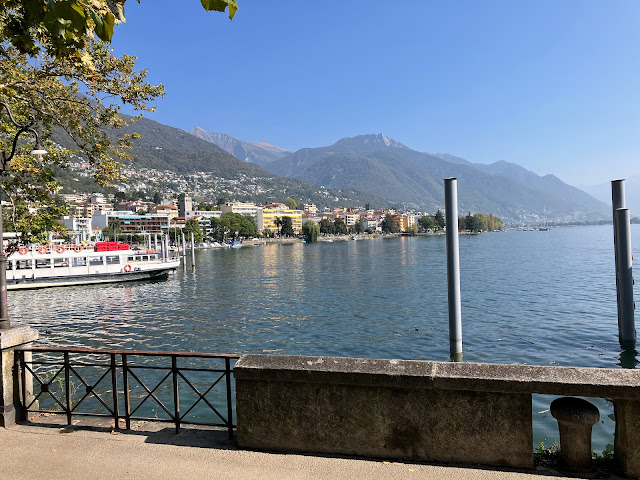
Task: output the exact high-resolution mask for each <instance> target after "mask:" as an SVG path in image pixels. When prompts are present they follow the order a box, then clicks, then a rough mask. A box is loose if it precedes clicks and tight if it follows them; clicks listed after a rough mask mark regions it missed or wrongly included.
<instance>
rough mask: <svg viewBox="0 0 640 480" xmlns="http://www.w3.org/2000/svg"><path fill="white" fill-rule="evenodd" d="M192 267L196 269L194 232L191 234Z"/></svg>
mask: <svg viewBox="0 0 640 480" xmlns="http://www.w3.org/2000/svg"><path fill="white" fill-rule="evenodd" d="M191 266H192V267H193V268H196V243H195V242H194V240H193V232H191Z"/></svg>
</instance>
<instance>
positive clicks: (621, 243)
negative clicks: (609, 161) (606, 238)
mask: <svg viewBox="0 0 640 480" xmlns="http://www.w3.org/2000/svg"><path fill="white" fill-rule="evenodd" d="M611 205H612V208H613V245H614V253H615V262H616V295H617V301H618V339H619V341H620V344H621V345H622V347H623V348H627V347H633V346H635V343H636V329H635V318H634V309H635V304H634V302H633V273H632V260H633V258H632V254H631V225H630V223H631V222H630V215H629V210H628V209H627V208H626V200H625V186H624V180H612V181H611Z"/></svg>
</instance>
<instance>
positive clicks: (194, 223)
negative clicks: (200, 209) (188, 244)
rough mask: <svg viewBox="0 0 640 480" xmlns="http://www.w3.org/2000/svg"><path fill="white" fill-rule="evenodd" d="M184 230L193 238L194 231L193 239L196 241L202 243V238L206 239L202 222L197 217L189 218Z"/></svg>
mask: <svg viewBox="0 0 640 480" xmlns="http://www.w3.org/2000/svg"><path fill="white" fill-rule="evenodd" d="M182 231H183V233H184V235H185V237H187V238H191V233H193V241H194V242H195V243H202V240H204V235H203V234H202V228H200V222H198V220H196V219H195V218H190V219H189V220H187V222H186V223H185V225H184V228H183V229H182Z"/></svg>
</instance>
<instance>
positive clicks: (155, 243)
mask: <svg viewBox="0 0 640 480" xmlns="http://www.w3.org/2000/svg"><path fill="white" fill-rule="evenodd" d="M153 249H154V250H155V251H156V252H157V251H158V234H157V233H154V234H153Z"/></svg>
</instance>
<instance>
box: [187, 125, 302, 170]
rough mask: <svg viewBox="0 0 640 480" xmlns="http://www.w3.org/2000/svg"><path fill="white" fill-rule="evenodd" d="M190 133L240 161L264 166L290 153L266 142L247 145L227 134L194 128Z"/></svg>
mask: <svg viewBox="0 0 640 480" xmlns="http://www.w3.org/2000/svg"><path fill="white" fill-rule="evenodd" d="M189 133H190V134H191V135H194V136H196V137H198V138H201V139H202V140H206V141H207V142H211V143H214V144H216V145H217V146H219V147H220V148H221V149H223V150H224V151H226V152H228V153H230V154H231V155H233V156H234V157H236V158H238V159H240V160H244V161H245V162H251V163H256V164H258V165H262V166H264V165H265V164H267V163H270V162H273V161H274V160H278V159H280V158H282V157H284V156H285V155H287V154H288V153H290V152H289V151H288V150H285V149H284V148H280V147H276V146H275V145H271V144H269V143H267V142H265V141H264V140H263V141H260V142H256V143H247V142H244V141H242V140H239V139H237V138H235V137H232V136H231V135H227V134H226V133H213V132H207V131H206V130H204V129H203V128H200V127H193V128H192V129H191V131H190V132H189Z"/></svg>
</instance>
